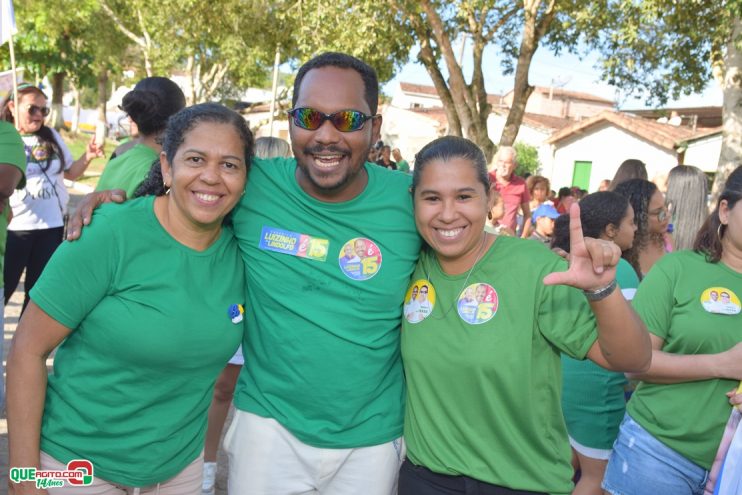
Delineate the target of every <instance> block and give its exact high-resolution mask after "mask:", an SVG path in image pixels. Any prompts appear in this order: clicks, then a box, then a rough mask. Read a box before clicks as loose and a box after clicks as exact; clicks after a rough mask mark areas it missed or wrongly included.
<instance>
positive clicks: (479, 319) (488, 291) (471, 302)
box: [456, 284, 498, 325]
mask: <svg viewBox="0 0 742 495" xmlns="http://www.w3.org/2000/svg"><path fill="white" fill-rule="evenodd" d="M497 305H498V298H497V291H496V290H495V289H494V287H492V286H491V285H489V284H471V285H470V286H468V287H466V288H465V289H464V290H463V291H461V294H459V300H458V302H457V303H456V309H457V310H458V312H459V316H460V317H461V319H462V320H464V321H465V322H467V323H471V324H472V325H480V324H482V323H486V322H488V321H490V320H491V319H492V317H493V316H495V313H497Z"/></svg>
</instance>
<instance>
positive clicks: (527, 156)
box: [513, 141, 541, 177]
mask: <svg viewBox="0 0 742 495" xmlns="http://www.w3.org/2000/svg"><path fill="white" fill-rule="evenodd" d="M513 148H515V153H516V154H517V155H518V166H517V167H516V168H515V175H519V176H520V177H523V176H524V175H525V174H526V173H529V174H535V173H536V172H537V171H538V170H539V169H540V168H541V161H539V159H538V149H536V147H535V146H531V145H530V144H526V143H521V142H520V141H516V142H515V144H514V145H513Z"/></svg>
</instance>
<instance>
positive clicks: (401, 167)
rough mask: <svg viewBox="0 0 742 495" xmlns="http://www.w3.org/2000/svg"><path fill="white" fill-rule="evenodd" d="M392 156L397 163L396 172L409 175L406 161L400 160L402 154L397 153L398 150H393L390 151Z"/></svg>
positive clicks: (408, 166) (408, 165)
mask: <svg viewBox="0 0 742 495" xmlns="http://www.w3.org/2000/svg"><path fill="white" fill-rule="evenodd" d="M392 156H393V157H394V161H395V162H397V170H399V171H401V172H404V173H406V174H409V173H410V164H409V163H408V162H407V160H405V159H404V158H402V152H401V151H399V148H394V149H393V150H392Z"/></svg>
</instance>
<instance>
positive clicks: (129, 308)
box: [31, 196, 245, 486]
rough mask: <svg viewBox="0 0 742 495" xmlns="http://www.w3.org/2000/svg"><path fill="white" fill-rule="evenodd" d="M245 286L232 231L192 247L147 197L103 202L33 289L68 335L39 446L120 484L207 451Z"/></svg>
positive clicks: (160, 474) (139, 481)
mask: <svg viewBox="0 0 742 495" xmlns="http://www.w3.org/2000/svg"><path fill="white" fill-rule="evenodd" d="M244 284H245V280H244V277H243V267H242V261H241V259H240V256H239V249H238V247H237V243H236V241H235V239H234V237H233V235H232V233H231V232H230V231H229V230H228V229H224V230H223V231H222V234H221V236H220V237H219V239H217V240H216V241H215V242H214V244H212V245H211V246H210V247H209V248H208V249H206V250H205V251H203V252H198V251H194V250H192V249H190V248H188V247H186V246H184V245H182V244H180V243H179V242H177V241H176V240H175V239H173V238H172V237H171V236H170V235H169V234H168V233H167V232H166V231H165V229H164V228H163V227H162V226H161V225H160V223H159V222H158V221H157V218H156V217H155V215H154V211H153V197H152V196H150V197H146V198H141V199H136V200H133V201H129V202H127V203H125V204H123V205H103V206H101V207H100V208H99V209H98V210H97V211H96V213H95V216H94V217H93V222H92V223H91V225H90V227H87V228H86V229H85V232H84V235H83V236H82V238H81V239H80V240H79V241H77V242H74V243H63V244H62V245H61V246H60V247H59V248H58V249H57V251H56V252H55V254H54V256H53V257H52V259H51V260H50V261H49V264H48V265H47V266H46V269H45V270H44V273H43V274H42V276H41V278H40V279H39V281H38V282H37V283H36V285H35V286H34V288H33V290H32V291H31V299H33V301H34V302H35V303H36V304H38V305H39V306H40V307H41V309H43V310H44V311H45V312H46V313H48V314H49V315H50V316H51V317H52V318H54V319H55V320H57V321H58V322H60V323H62V324H63V325H64V326H66V327H68V328H71V329H72V333H70V335H69V336H68V337H67V339H66V340H65V341H64V342H63V343H62V345H61V346H60V347H59V349H58V350H57V353H56V356H55V359H54V373H53V374H52V375H50V376H49V383H48V387H47V391H46V403H45V409H44V417H43V421H42V430H41V449H42V450H44V451H45V452H47V453H48V454H49V455H51V456H52V457H54V458H55V459H57V460H59V461H61V462H63V463H67V462H68V461H70V460H72V459H88V460H90V461H91V462H92V463H93V465H94V466H95V475H96V476H99V477H100V478H103V479H105V480H108V481H111V482H113V483H120V484H124V485H132V486H145V485H150V484H153V483H157V482H161V481H164V480H166V479H169V478H171V477H172V476H174V475H176V474H177V473H179V472H180V471H181V470H182V469H183V468H185V467H186V466H187V465H188V464H189V463H191V462H192V461H193V460H194V459H196V458H197V457H198V456H199V454H200V453H201V451H202V450H203V447H204V433H205V431H206V413H207V410H208V407H209V405H210V404H211V398H212V390H213V386H214V381H215V380H216V377H217V375H218V374H219V372H220V371H221V370H222V369H223V368H224V366H225V365H226V363H227V361H228V360H229V358H230V357H232V355H233V354H234V352H235V350H236V349H237V347H238V345H239V343H240V341H241V340H242V337H243V333H244V332H243V323H242V322H240V321H238V320H239V318H235V320H234V321H237V323H234V322H233V321H232V319H231V318H232V316H231V315H230V310H232V311H233V310H234V308H231V305H236V304H243V303H244V297H245V295H244V287H245V285H244Z"/></svg>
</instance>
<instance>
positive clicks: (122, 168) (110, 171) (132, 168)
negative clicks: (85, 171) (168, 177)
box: [95, 143, 158, 198]
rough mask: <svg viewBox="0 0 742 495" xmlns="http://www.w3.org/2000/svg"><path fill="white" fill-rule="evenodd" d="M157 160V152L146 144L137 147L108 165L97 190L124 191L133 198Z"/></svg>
mask: <svg viewBox="0 0 742 495" xmlns="http://www.w3.org/2000/svg"><path fill="white" fill-rule="evenodd" d="M157 158H158V154H157V152H156V151H155V150H153V149H152V148H150V147H149V146H147V145H146V144H141V143H140V144H137V145H135V146H134V147H133V148H131V149H130V150H128V151H127V152H126V153H124V154H123V155H119V156H117V157H116V158H114V159H113V160H111V161H110V162H108V163H107V164H106V167H105V168H104V169H103V175H101V176H100V179H99V180H98V185H97V186H96V187H95V190H96V191H105V190H107V189H123V190H124V191H126V197H127V198H131V197H132V196H133V195H134V191H136V190H137V187H139V184H141V183H142V181H144V179H145V178H146V177H147V173H148V172H149V169H150V168H152V164H153V163H154V162H155V161H156V160H157Z"/></svg>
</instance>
